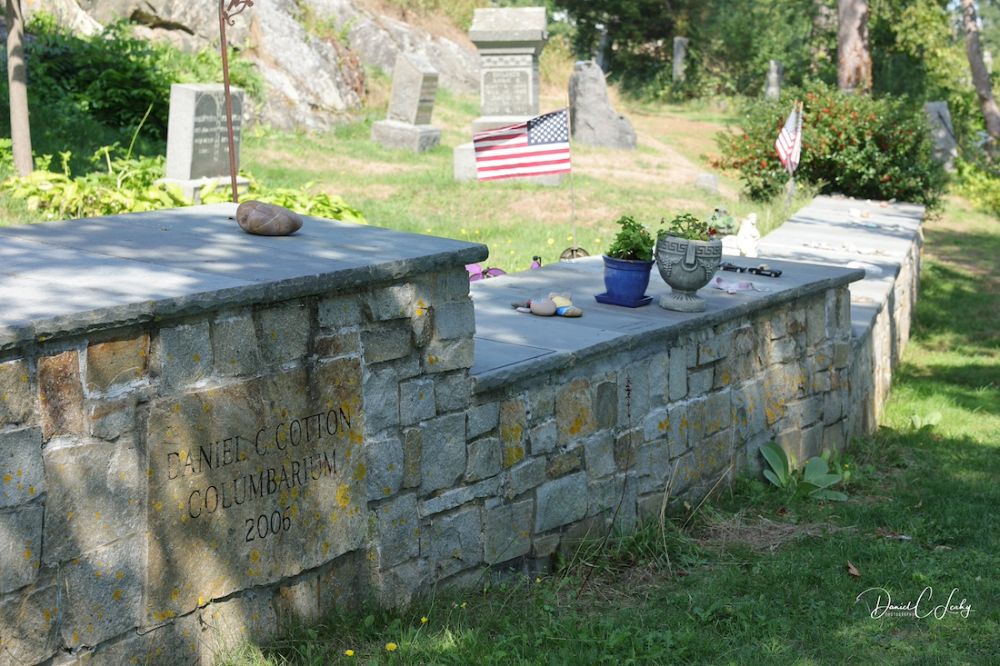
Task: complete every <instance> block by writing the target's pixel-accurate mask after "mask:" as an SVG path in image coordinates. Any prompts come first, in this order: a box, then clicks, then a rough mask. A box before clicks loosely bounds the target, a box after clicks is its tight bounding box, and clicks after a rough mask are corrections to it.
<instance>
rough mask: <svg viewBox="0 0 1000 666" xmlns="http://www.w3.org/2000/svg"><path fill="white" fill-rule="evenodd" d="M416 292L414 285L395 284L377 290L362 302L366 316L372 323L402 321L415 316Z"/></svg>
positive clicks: (367, 295)
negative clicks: (391, 320) (401, 319)
mask: <svg viewBox="0 0 1000 666" xmlns="http://www.w3.org/2000/svg"><path fill="white" fill-rule="evenodd" d="M415 302H416V292H415V290H414V287H413V285H412V284H395V285H391V286H389V287H383V288H381V289H375V290H373V291H372V292H371V293H369V294H366V295H365V296H364V297H363V298H362V301H361V306H362V308H363V309H364V313H365V316H366V317H367V318H368V319H369V320H370V321H386V320H387V319H400V318H403V317H409V316H410V315H411V314H413V304H414V303H415Z"/></svg>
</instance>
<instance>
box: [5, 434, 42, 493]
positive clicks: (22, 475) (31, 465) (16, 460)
mask: <svg viewBox="0 0 1000 666" xmlns="http://www.w3.org/2000/svg"><path fill="white" fill-rule="evenodd" d="M44 491H45V470H44V467H43V464H42V430H41V428H22V429H21V430H12V431H10V432H3V433H0V509H2V508H4V507H8V506H17V505H18V504H23V503H25V502H30V501H31V500H33V499H34V498H36V497H38V496H39V495H40V494H41V493H43V492H44Z"/></svg>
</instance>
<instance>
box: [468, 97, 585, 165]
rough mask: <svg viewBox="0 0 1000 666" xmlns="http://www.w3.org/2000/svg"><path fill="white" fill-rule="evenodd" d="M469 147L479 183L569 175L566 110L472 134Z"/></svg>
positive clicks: (567, 114)
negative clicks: (471, 145) (472, 154)
mask: <svg viewBox="0 0 1000 666" xmlns="http://www.w3.org/2000/svg"><path fill="white" fill-rule="evenodd" d="M472 143H473V146H474V148H475V151H476V178H478V179H479V180H500V179H502V178H526V177H530V176H553V175H558V174H562V173H569V172H570V155H569V109H560V110H559V111H553V112H552V113H546V114H543V115H541V116H537V117H535V118H532V119H531V120H527V121H525V122H523V123H518V124H516V125H509V126H507V127H500V128H498V129H492V130H487V131H485V132H476V134H474V135H473V137H472Z"/></svg>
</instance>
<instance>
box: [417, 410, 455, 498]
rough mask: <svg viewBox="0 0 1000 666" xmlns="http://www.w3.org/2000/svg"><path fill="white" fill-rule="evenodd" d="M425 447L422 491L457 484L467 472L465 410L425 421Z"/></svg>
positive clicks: (421, 472)
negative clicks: (463, 412)
mask: <svg viewBox="0 0 1000 666" xmlns="http://www.w3.org/2000/svg"><path fill="white" fill-rule="evenodd" d="M421 427H422V430H423V437H422V439H423V447H422V451H421V463H420V477H421V485H420V492H421V493H422V494H427V493H430V492H433V491H435V490H440V489H441V488H448V487H450V486H453V485H454V484H455V483H456V482H457V481H458V480H459V478H461V477H462V475H464V474H465V455H466V451H465V414H451V415H448V416H439V417H437V418H435V419H431V420H430V421H425V422H424V423H423V425H422V426H421Z"/></svg>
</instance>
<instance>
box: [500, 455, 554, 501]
mask: <svg viewBox="0 0 1000 666" xmlns="http://www.w3.org/2000/svg"><path fill="white" fill-rule="evenodd" d="M545 468H546V461H545V458H529V459H528V460H525V461H522V462H521V463H519V464H517V465H514V466H513V467H511V468H510V471H509V472H508V477H507V487H506V491H507V492H506V493H505V496H506V497H508V498H514V497H518V496H520V495H521V494H522V493H526V492H528V491H529V490H531V489H533V488H537V487H538V486H540V485H541V484H542V483H544V482H545V479H546V478H547V477H546V476H545Z"/></svg>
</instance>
